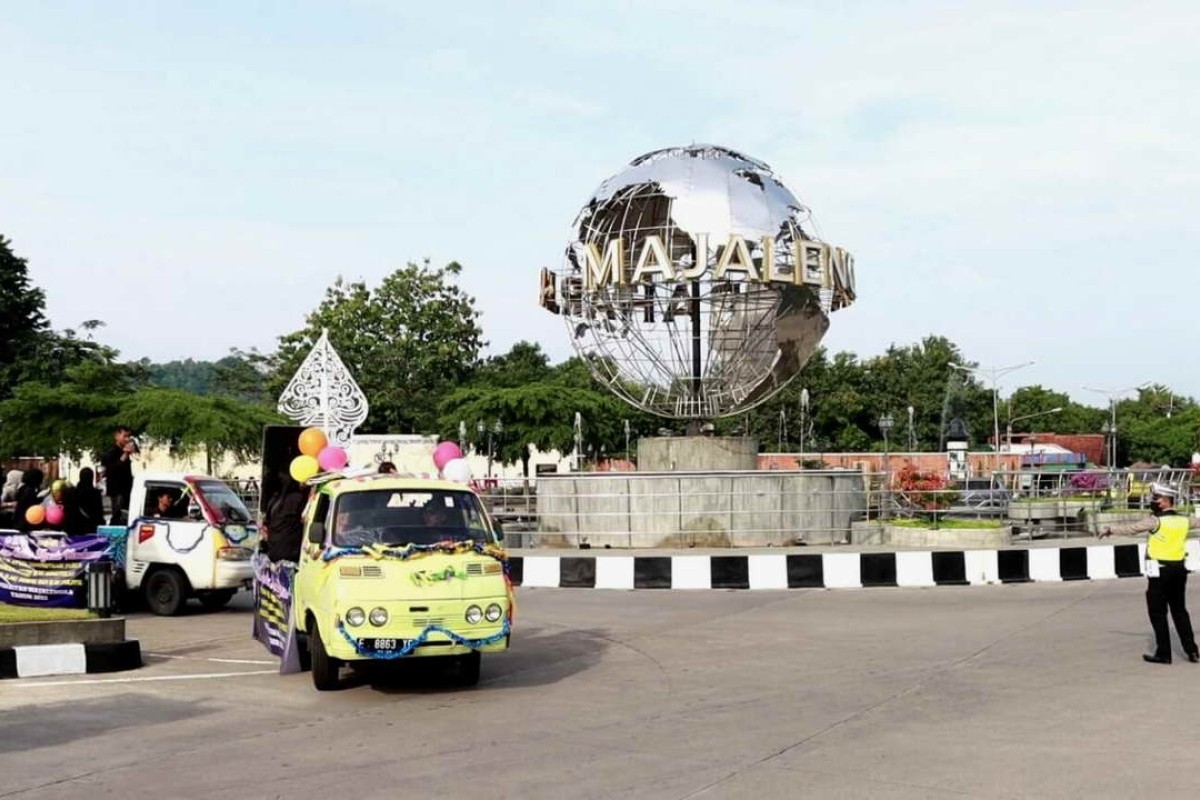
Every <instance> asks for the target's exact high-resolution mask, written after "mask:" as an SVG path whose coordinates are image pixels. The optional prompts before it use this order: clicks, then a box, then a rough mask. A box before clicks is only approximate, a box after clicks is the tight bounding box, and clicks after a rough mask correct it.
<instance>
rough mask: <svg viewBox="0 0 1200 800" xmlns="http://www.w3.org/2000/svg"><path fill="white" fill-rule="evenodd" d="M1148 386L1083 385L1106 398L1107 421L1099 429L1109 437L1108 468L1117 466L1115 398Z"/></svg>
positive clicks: (1145, 384)
mask: <svg viewBox="0 0 1200 800" xmlns="http://www.w3.org/2000/svg"><path fill="white" fill-rule="evenodd" d="M1149 387H1150V384H1148V383H1143V384H1142V385H1141V386H1127V387H1125V388H1124V389H1097V388H1095V387H1092V386H1085V387H1083V388H1084V389H1086V390H1087V391H1089V392H1095V393H1096V394H1102V395H1104V396H1105V397H1107V398H1108V413H1109V421H1108V422H1106V423H1105V424H1104V427H1103V428H1101V430H1102V431H1104V433H1105V434H1107V435H1109V436H1110V437H1111V438H1110V440H1109V446H1108V468H1109V469H1116V468H1117V400H1119V399H1120V397H1121V395H1123V394H1129V393H1130V392H1137V391H1141V390H1142V389H1148V388H1149Z"/></svg>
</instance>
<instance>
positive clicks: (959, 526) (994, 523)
mask: <svg viewBox="0 0 1200 800" xmlns="http://www.w3.org/2000/svg"><path fill="white" fill-rule="evenodd" d="M887 524H889V525H895V526H896V527H897V528H929V529H930V530H933V528H934V524H933V520H928V519H893V520H888V523H887ZM1005 527H1008V524H1007V523H1004V522H1001V521H999V520H995V519H943V520H939V521H938V524H937V528H938V529H939V530H964V529H967V528H974V529H979V528H987V529H989V530H999V529H1000V528H1005Z"/></svg>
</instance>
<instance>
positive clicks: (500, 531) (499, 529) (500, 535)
mask: <svg viewBox="0 0 1200 800" xmlns="http://www.w3.org/2000/svg"><path fill="white" fill-rule="evenodd" d="M492 530H493V531H495V532H496V541H498V542H503V541H504V526H503V525H501V524H500V523H499V522H493V523H492Z"/></svg>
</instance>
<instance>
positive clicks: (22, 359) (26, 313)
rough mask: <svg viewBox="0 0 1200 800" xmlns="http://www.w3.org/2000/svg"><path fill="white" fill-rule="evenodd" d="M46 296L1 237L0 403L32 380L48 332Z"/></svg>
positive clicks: (22, 260) (7, 241)
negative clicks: (15, 389) (24, 383)
mask: <svg viewBox="0 0 1200 800" xmlns="http://www.w3.org/2000/svg"><path fill="white" fill-rule="evenodd" d="M45 306H46V296H45V294H44V293H43V292H42V290H41V289H38V288H37V287H36V286H34V285H33V283H32V282H31V281H30V279H29V265H28V263H27V262H26V261H25V259H23V258H20V257H19V256H17V255H16V253H14V252H13V251H12V247H11V242H10V241H9V240H8V239H6V238H4V236H0V399H3V398H5V397H9V396H10V395H11V394H12V392H13V389H14V388H15V387H16V385H17V384H18V383H20V382H21V381H22V380H25V379H27V378H29V377H32V376H33V372H32V371H33V369H34V368H36V365H37V352H38V349H39V346H40V344H41V342H42V337H43V336H44V335H45V334H46V333H47V332H48V331H49V328H50V323H49V322H48V321H47V320H46V316H45Z"/></svg>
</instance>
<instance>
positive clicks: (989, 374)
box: [950, 361, 1034, 469]
mask: <svg viewBox="0 0 1200 800" xmlns="http://www.w3.org/2000/svg"><path fill="white" fill-rule="evenodd" d="M1033 364H1034V362H1033V361H1026V362H1025V363H1024V364H1013V365H1012V366H1010V367H967V366H963V365H962V364H955V363H953V362H951V364H950V366H951V367H952V368H953V369H957V370H962V371H963V372H969V373H971V374H972V375H982V376H983V377H985V378H987V379H988V380H990V381H991V383H992V436H993V437H994V438H993V439H992V446H993V447H994V448H995V449H994V452H995V455H996V459H995V461H996V464H995V467H994V468H995V469H1000V379H1001V378H1003V377H1004V376H1005V375H1008V374H1010V373H1013V372H1016V371H1017V370H1019V369H1025V367H1030V366H1033Z"/></svg>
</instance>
